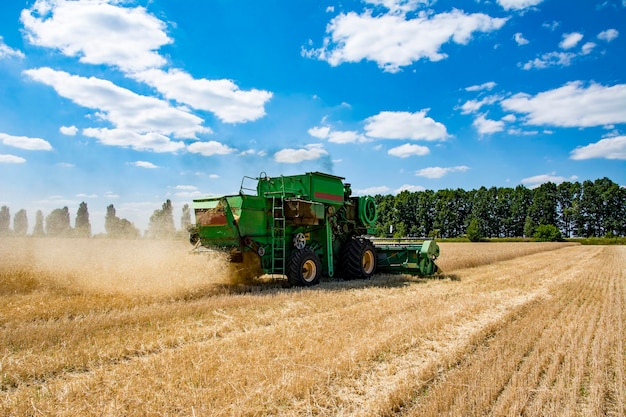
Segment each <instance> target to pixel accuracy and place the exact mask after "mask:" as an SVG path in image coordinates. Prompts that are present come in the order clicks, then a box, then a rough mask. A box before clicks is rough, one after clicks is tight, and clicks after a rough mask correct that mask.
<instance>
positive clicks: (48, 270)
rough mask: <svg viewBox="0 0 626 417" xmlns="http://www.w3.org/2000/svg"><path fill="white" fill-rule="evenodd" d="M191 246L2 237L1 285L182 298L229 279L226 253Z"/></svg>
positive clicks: (15, 289)
mask: <svg viewBox="0 0 626 417" xmlns="http://www.w3.org/2000/svg"><path fill="white" fill-rule="evenodd" d="M191 249H192V247H191V246H190V245H189V243H188V242H185V241H171V240H167V241H166V240H147V239H146V240H113V239H54V238H3V239H0V287H4V289H3V291H4V292H22V291H31V290H34V289H37V288H44V287H45V288H48V289H50V288H55V289H58V290H64V291H68V292H87V293H112V294H127V295H131V296H136V295H147V296H176V297H184V296H186V295H192V294H194V293H197V292H207V291H210V290H211V289H212V288H215V287H219V286H224V285H232V284H233V277H232V274H231V268H230V267H229V262H228V260H227V257H226V255H225V254H221V253H216V252H209V253H201V254H193V253H190V250H191Z"/></svg>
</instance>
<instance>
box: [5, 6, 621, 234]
mask: <svg viewBox="0 0 626 417" xmlns="http://www.w3.org/2000/svg"><path fill="white" fill-rule="evenodd" d="M309 171H323V172H328V173H332V174H335V175H339V176H342V177H345V178H346V181H347V182H350V183H351V184H352V188H353V190H355V191H356V192H357V193H358V194H379V193H380V194H395V193H398V192H400V191H402V190H405V189H408V190H411V191H418V190H424V189H432V190H438V189H443V188H463V189H466V190H469V189H474V188H479V187H481V186H487V187H491V186H497V187H515V186H517V185H519V184H523V185H525V186H527V187H535V186H537V185H539V184H541V183H544V182H547V181H552V182H556V183H560V182H562V181H581V182H582V181H584V180H587V179H590V180H595V179H597V178H602V177H605V176H607V177H609V178H610V179H612V180H613V181H615V182H617V183H618V184H620V185H623V186H626V0H582V1H577V2H571V1H566V0H467V1H462V2H459V1H456V2H453V1H446V0H363V1H357V0H343V1H334V0H327V1H324V0H321V1H320V0H298V1H291V0H265V1H258V0H241V1H236V0H177V1H171V0H170V1H167V0H150V1H147V0H137V1H133V0H73V1H68V0H37V1H34V0H29V1H18V0H5V1H3V2H2V3H1V5H0V205H7V206H9V207H10V209H11V215H14V214H15V213H16V212H17V211H18V210H19V209H22V208H24V209H26V210H27V211H28V213H29V222H30V227H31V229H32V226H33V225H34V216H35V212H36V211H37V210H42V211H43V212H44V214H45V215H47V214H48V213H49V212H50V211H52V210H53V209H54V208H60V207H63V206H68V207H69V209H70V213H71V215H72V224H73V222H74V218H75V214H76V210H77V209H78V205H79V204H80V202H81V201H85V202H86V203H87V204H88V207H89V213H90V219H91V223H92V227H93V230H94V232H95V233H99V232H103V231H104V227H103V225H104V215H105V212H106V207H107V205H109V204H114V205H115V207H116V209H117V215H118V216H119V217H123V218H127V219H129V220H130V221H132V222H133V223H135V225H136V226H137V227H138V228H140V230H142V231H143V230H145V229H146V227H147V224H148V220H149V217H150V215H151V214H152V212H153V211H154V210H155V209H158V208H160V207H161V204H162V203H163V202H164V201H165V200H166V199H171V200H172V202H173V204H174V208H175V221H176V223H177V224H178V222H179V219H180V210H181V208H182V206H183V205H184V204H185V203H190V202H191V200H192V199H193V198H196V197H199V196H207V195H220V194H233V193H237V192H238V191H239V187H240V184H241V179H242V177H243V176H251V177H255V176H258V175H259V174H260V173H261V172H266V173H267V174H268V175H270V176H278V175H281V174H284V175H291V174H297V173H303V172H309Z"/></svg>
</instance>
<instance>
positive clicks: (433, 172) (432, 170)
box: [415, 165, 469, 179]
mask: <svg viewBox="0 0 626 417" xmlns="http://www.w3.org/2000/svg"><path fill="white" fill-rule="evenodd" d="M467 170H469V167H467V166H465V165H459V166H455V167H446V168H443V167H429V168H422V169H420V170H418V171H416V172H415V175H416V176H418V177H425V178H430V179H436V178H441V177H443V176H445V175H447V174H449V173H451V172H465V171H467Z"/></svg>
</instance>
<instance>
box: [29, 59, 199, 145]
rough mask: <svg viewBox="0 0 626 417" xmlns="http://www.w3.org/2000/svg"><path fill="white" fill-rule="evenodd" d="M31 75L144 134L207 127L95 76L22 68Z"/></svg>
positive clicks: (182, 133) (185, 133)
mask: <svg viewBox="0 0 626 417" xmlns="http://www.w3.org/2000/svg"><path fill="white" fill-rule="evenodd" d="M24 73H25V74H26V75H28V76H29V77H30V78H31V79H33V80H35V81H38V82H41V83H43V84H46V85H49V86H51V87H52V88H54V89H55V90H56V92H57V93H58V94H59V95H60V96H62V97H65V98H68V99H70V100H72V101H73V102H74V103H76V104H78V105H80V106H82V107H86V108H89V109H94V110H97V116H98V117H100V118H101V119H102V120H105V121H108V122H110V123H111V124H113V125H114V126H115V127H116V128H118V129H121V130H125V131H130V132H135V133H138V134H145V133H150V132H155V133H158V134H161V135H173V136H174V137H177V138H195V137H196V134H198V133H205V132H208V131H209V130H208V129H207V128H205V127H203V126H202V122H203V120H202V119H201V118H200V117H198V116H196V115H194V114H191V113H189V112H188V111H186V110H184V109H181V108H177V107H172V106H171V105H170V104H168V103H167V102H165V101H163V100H160V99H158V98H155V97H149V96H142V95H139V94H136V93H134V92H132V91H130V90H128V89H125V88H122V87H119V86H117V85H115V84H113V83H112V82H111V81H108V80H103V79H99V78H95V77H89V78H86V77H81V76H77V75H71V74H69V73H67V72H65V71H58V70H54V69H51V68H37V69H30V70H26V71H24Z"/></svg>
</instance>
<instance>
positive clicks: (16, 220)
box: [13, 209, 28, 236]
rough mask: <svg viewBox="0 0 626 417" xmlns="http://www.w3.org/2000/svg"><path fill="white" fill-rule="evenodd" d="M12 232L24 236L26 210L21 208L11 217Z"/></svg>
mask: <svg viewBox="0 0 626 417" xmlns="http://www.w3.org/2000/svg"><path fill="white" fill-rule="evenodd" d="M13 232H14V233H15V234H16V235H18V236H26V233H28V216H27V214H26V210H24V209H21V210H19V211H18V212H17V213H15V216H14V217H13Z"/></svg>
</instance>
